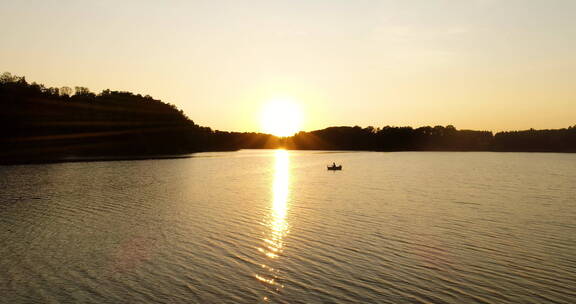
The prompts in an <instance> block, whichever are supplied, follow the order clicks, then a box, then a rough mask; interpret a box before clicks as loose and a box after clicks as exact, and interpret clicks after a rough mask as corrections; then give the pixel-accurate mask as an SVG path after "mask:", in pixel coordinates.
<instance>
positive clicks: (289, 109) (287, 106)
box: [262, 99, 302, 136]
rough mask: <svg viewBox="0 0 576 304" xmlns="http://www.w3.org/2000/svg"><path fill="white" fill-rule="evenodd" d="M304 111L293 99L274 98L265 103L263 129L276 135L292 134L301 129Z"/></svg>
mask: <svg viewBox="0 0 576 304" xmlns="http://www.w3.org/2000/svg"><path fill="white" fill-rule="evenodd" d="M301 124H302V111H301V110H300V108H299V107H298V105H297V104H296V102H294V101H293V100H291V99H274V100H271V101H269V102H268V103H266V104H265V105H264V109H263V111H262V131H263V132H265V133H269V134H272V135H276V136H291V135H293V134H294V133H296V132H298V131H299V130H300V127H301Z"/></svg>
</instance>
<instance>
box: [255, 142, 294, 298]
mask: <svg viewBox="0 0 576 304" xmlns="http://www.w3.org/2000/svg"><path fill="white" fill-rule="evenodd" d="M289 169H290V155H289V153H288V151H286V150H277V151H276V152H275V168H274V181H273V184H272V205H271V208H270V214H269V216H268V218H267V220H266V221H265V222H266V225H267V226H268V227H267V229H268V231H267V234H266V236H265V237H264V238H263V242H264V243H263V247H261V248H258V250H259V251H260V252H261V253H263V254H264V255H265V257H266V262H265V263H264V264H262V265H261V266H262V268H263V270H265V271H263V273H262V274H256V279H258V281H260V282H262V283H264V284H265V285H266V286H267V289H271V291H274V292H278V291H280V289H281V288H283V287H284V285H282V283H281V282H279V270H278V269H277V268H275V267H274V266H275V265H277V264H278V261H277V259H278V258H280V257H281V255H282V252H283V250H284V237H285V236H286V234H288V230H289V225H288V222H287V221H286V214H287V211H288V199H289V196H290V193H289V191H290V170H289ZM264 300H269V297H264Z"/></svg>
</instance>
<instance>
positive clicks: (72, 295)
mask: <svg viewBox="0 0 576 304" xmlns="http://www.w3.org/2000/svg"><path fill="white" fill-rule="evenodd" d="M333 161H335V162H336V163H342V164H343V165H344V170H343V171H340V172H329V171H327V170H326V167H325V166H326V165H327V164H331V163H332V162H333ZM0 190H1V191H0V302H1V303H255V302H266V301H268V302H272V303H575V301H576V291H575V290H576V154H534V153H435V152H404V153H371V152H361V153H333V152H298V151H295V152H285V151H241V152H231V153H203V154H197V155H196V157H193V158H189V159H174V160H146V161H126V162H91V163H65V164H51V165H28V166H11V167H0Z"/></svg>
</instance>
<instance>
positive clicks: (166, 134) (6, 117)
mask: <svg viewBox="0 0 576 304" xmlns="http://www.w3.org/2000/svg"><path fill="white" fill-rule="evenodd" d="M279 147H283V148H287V149H305V150H371V151H539V152H576V127H569V128H567V129H558V130H526V131H513V132H500V133H497V134H495V135H493V134H492V132H489V131H473V130H457V129H456V128H455V127H453V126H446V127H443V126H435V127H428V126H426V127H420V128H412V127H390V126H386V127H383V128H373V127H367V128H361V127H358V126H356V127H330V128H326V129H322V130H316V131H311V132H300V133H298V134H295V135H294V136H291V137H287V138H278V137H275V136H272V135H269V134H262V133H239V132H224V131H214V130H212V129H210V128H209V127H202V126H199V125H197V124H195V123H194V122H193V121H192V120H191V119H189V118H188V117H187V116H186V115H184V113H183V112H182V111H181V110H179V109H177V108H176V107H175V106H174V105H172V104H169V103H165V102H162V101H160V100H156V99H154V98H152V97H150V96H142V95H140V94H133V93H130V92H119V91H110V90H104V91H102V92H101V93H99V94H94V93H92V92H90V91H89V90H88V89H87V88H84V87H75V88H74V89H71V88H69V87H63V88H49V87H45V86H44V85H41V84H37V83H34V82H33V83H28V82H27V81H26V79H25V78H24V77H19V76H13V75H11V74H10V73H4V74H2V75H1V76H0V164H11V163H29V162H51V161H62V160H74V159H79V160H82V159H91V158H95V159H102V158H140V157H158V156H169V155H181V154H188V153H192V152H199V151H225V150H238V149H261V148H279Z"/></svg>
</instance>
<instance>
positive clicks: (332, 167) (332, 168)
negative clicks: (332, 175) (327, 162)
mask: <svg viewBox="0 0 576 304" xmlns="http://www.w3.org/2000/svg"><path fill="white" fill-rule="evenodd" d="M327 168H328V170H334V171H336V170H342V165H340V166H336V165H335V164H333V165H332V166H328V167H327Z"/></svg>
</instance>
